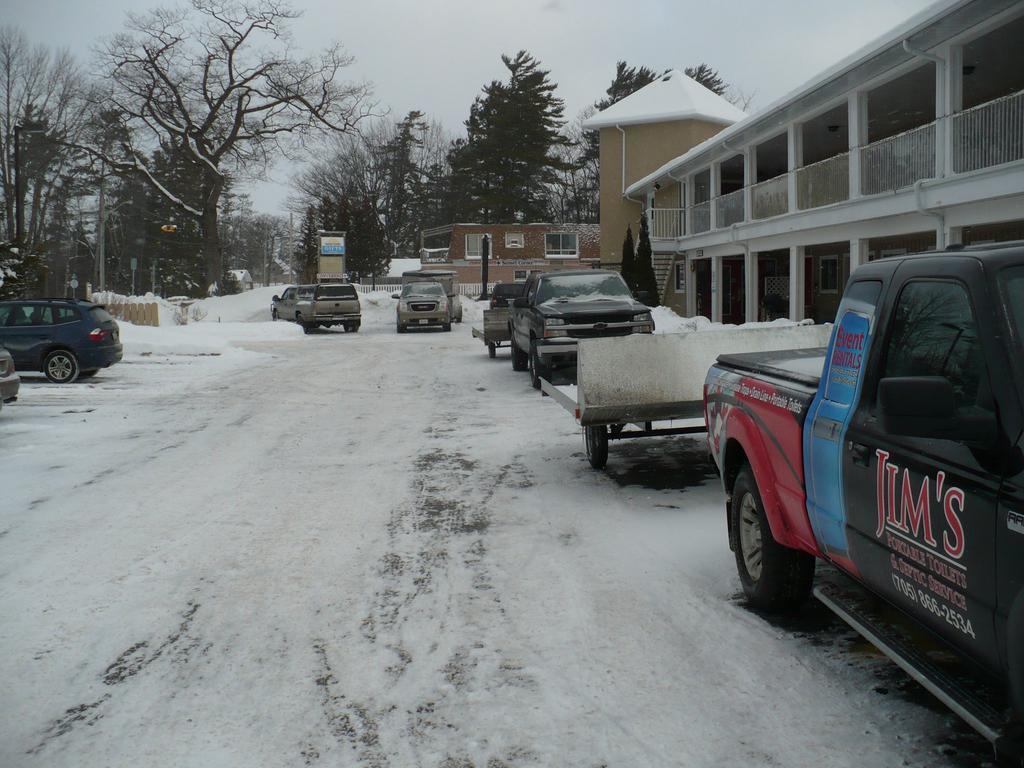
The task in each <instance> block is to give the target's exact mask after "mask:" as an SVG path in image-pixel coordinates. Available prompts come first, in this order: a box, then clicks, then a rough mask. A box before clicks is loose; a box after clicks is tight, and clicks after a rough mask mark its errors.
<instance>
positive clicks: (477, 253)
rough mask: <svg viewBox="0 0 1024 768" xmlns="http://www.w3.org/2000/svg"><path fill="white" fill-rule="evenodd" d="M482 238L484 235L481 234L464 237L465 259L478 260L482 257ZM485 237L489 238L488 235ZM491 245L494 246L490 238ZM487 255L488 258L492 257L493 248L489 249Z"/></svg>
mask: <svg viewBox="0 0 1024 768" xmlns="http://www.w3.org/2000/svg"><path fill="white" fill-rule="evenodd" d="M484 236H485V233H483V232H479V233H473V234H471V235H466V258H467V259H479V258H481V257H482V256H483V252H484ZM487 236H488V237H490V236H489V235H487ZM493 244H494V239H493V238H491V245H492V246H493ZM489 255H490V256H493V255H494V248H493V247H492V248H491V250H490V252H489Z"/></svg>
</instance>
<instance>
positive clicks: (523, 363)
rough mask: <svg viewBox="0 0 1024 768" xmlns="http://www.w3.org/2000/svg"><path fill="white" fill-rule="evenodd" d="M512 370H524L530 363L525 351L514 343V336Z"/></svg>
mask: <svg viewBox="0 0 1024 768" xmlns="http://www.w3.org/2000/svg"><path fill="white" fill-rule="evenodd" d="M511 347H512V370H513V371H525V370H526V368H527V366H528V365H529V364H530V362H529V358H528V357H527V356H526V353H525V352H523V350H521V349H520V348H519V345H518V344H516V340H515V337H513V338H512V344H511Z"/></svg>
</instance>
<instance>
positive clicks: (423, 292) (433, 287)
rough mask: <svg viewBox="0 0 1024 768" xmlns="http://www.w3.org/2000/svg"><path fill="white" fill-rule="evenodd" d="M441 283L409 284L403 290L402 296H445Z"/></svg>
mask: <svg viewBox="0 0 1024 768" xmlns="http://www.w3.org/2000/svg"><path fill="white" fill-rule="evenodd" d="M444 295H445V293H444V287H442V286H441V284H440V283H409V284H408V285H406V286H404V287H403V288H402V296H444Z"/></svg>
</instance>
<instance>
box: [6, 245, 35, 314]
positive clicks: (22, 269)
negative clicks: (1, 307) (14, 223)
mask: <svg viewBox="0 0 1024 768" xmlns="http://www.w3.org/2000/svg"><path fill="white" fill-rule="evenodd" d="M44 277H45V270H44V269H43V263H42V258H41V257H40V256H39V254H34V253H27V252H26V251H25V249H23V248H19V247H18V246H17V245H15V244H14V243H9V242H0V301H2V300H4V299H19V298H26V297H30V296H32V295H33V294H36V295H38V293H39V291H40V289H41V287H42V285H43V282H44Z"/></svg>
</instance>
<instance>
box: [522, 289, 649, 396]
mask: <svg viewBox="0 0 1024 768" xmlns="http://www.w3.org/2000/svg"><path fill="white" fill-rule="evenodd" d="M653 332H654V318H653V317H651V310H650V308H648V307H647V306H645V305H643V304H641V303H640V302H639V301H637V300H636V299H634V298H633V294H632V293H630V291H629V287H628V286H627V285H626V282H625V281H624V280H623V279H622V276H621V275H620V274H619V273H618V272H612V271H609V270H602V269H581V270H565V271H561V272H544V273H539V274H534V275H532V276H531V277H530V279H529V280H528V281H527V283H526V289H525V295H524V296H521V297H519V298H517V299H516V300H515V301H513V302H512V310H511V313H510V315H509V333H510V335H511V337H512V368H513V369H514V370H516V371H525V370H527V369H529V371H530V379H531V382H532V383H533V387H534V389H540V380H541V379H547V378H550V376H551V371H552V370H553V369H554V368H556V367H561V366H575V365H576V342H577V341H578V340H579V339H589V338H595V337H601V336H628V335H629V334H631V333H653Z"/></svg>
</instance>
